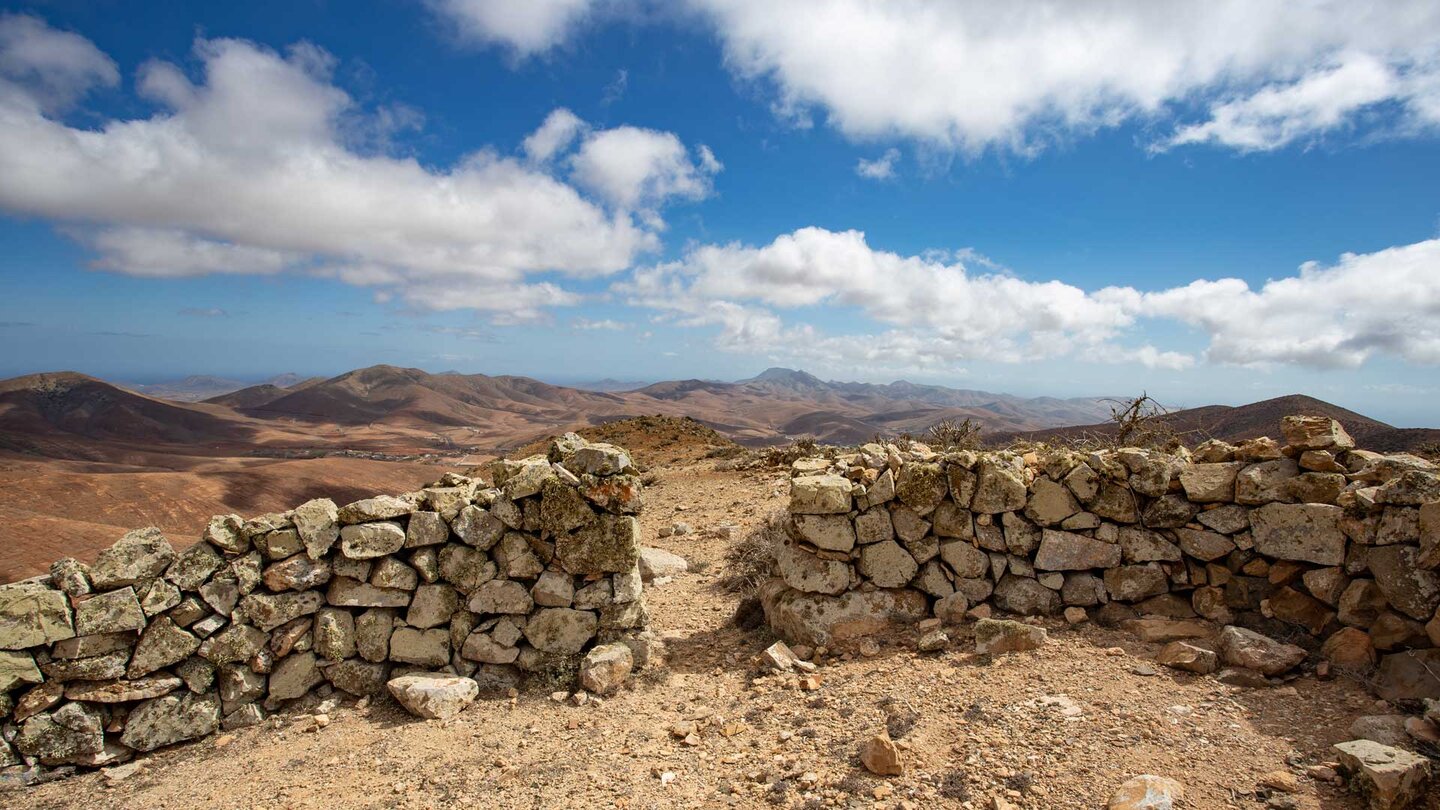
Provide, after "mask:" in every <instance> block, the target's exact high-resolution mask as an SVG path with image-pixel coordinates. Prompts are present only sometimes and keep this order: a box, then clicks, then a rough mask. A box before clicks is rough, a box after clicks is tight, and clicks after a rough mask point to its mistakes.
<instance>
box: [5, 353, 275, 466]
mask: <svg viewBox="0 0 1440 810" xmlns="http://www.w3.org/2000/svg"><path fill="white" fill-rule="evenodd" d="M253 434H254V430H253V428H251V427H249V426H247V425H244V424H241V423H238V422H236V421H235V420H234V419H232V418H230V417H229V416H228V415H227V414H225V413H223V412H216V411H214V410H213V409H209V408H207V407H205V406H202V405H190V404H184V403H178V402H170V401H166V400H160V399H154V398H151V397H147V396H144V395H141V394H136V393H133V392H131V391H127V390H125V389H123V388H119V387H117V386H114V385H111V384H110V383H107V382H104V381H103V380H97V379H95V378H94V377H87V376H85V375H84V374H77V373H75V372H71V371H62V372H57V373H53V374H31V375H28V376H25V377H16V378H14V379H10V380H5V381H3V382H0V447H5V448H7V449H11V450H17V451H21V452H29V453H40V454H42V455H46V454H49V451H50V450H53V448H54V447H55V446H56V445H57V444H64V445H69V446H74V445H76V444H83V443H84V442H86V441H89V442H125V443H137V444H157V443H158V444H179V445H193V444H206V443H214V442H221V441H223V442H230V443H235V442H245V441H248V440H250V439H251V438H252V437H253Z"/></svg>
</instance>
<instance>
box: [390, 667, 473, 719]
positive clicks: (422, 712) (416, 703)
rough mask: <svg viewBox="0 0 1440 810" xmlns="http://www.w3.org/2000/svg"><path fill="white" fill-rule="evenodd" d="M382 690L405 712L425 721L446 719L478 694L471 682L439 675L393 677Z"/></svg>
mask: <svg viewBox="0 0 1440 810" xmlns="http://www.w3.org/2000/svg"><path fill="white" fill-rule="evenodd" d="M385 688H386V689H388V690H389V691H390V694H391V696H392V697H394V698H395V702H397V703H399V704H400V705H401V706H403V707H404V708H405V711H408V712H410V713H411V714H413V715H415V716H416V717H423V718H425V719H427V720H449V719H450V718H452V717H454V716H455V715H457V714H459V713H460V712H462V711H464V710H465V707H466V706H469V705H470V704H471V703H474V702H475V698H476V697H478V696H479V695H480V685H479V684H477V683H475V681H474V680H473V679H470V678H459V677H455V676H451V675H444V674H439V673H435V674H430V673H426V674H420V675H405V676H402V677H399V678H394V679H392V680H391V681H390V682H388V683H386V684H385Z"/></svg>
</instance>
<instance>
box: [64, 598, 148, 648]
mask: <svg viewBox="0 0 1440 810" xmlns="http://www.w3.org/2000/svg"><path fill="white" fill-rule="evenodd" d="M144 626H145V611H143V610H141V608H140V601H139V600H138V599H136V598H135V589H134V588H132V587H129V586H126V587H124V588H119V589H117V590H113V591H110V592H108V593H100V594H96V595H94V596H91V597H90V598H89V599H86V600H85V601H84V602H81V603H80V604H78V605H76V606H75V632H76V634H78V635H82V636H89V635H95V634H98V633H120V632H124V631H126V630H139V629H141V628H143V627H144Z"/></svg>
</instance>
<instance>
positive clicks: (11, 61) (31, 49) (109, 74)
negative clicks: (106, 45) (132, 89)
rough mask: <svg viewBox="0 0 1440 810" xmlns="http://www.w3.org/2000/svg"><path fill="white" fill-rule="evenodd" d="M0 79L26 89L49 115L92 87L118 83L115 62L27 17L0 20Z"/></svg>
mask: <svg viewBox="0 0 1440 810" xmlns="http://www.w3.org/2000/svg"><path fill="white" fill-rule="evenodd" d="M0 78H3V79H4V80H6V81H9V82H12V83H15V84H18V85H20V86H22V87H26V88H28V89H29V90H30V91H31V92H32V93H33V95H34V97H35V98H38V99H40V100H41V103H42V104H43V105H44V110H45V112H47V113H55V112H63V111H64V110H65V109H66V108H68V107H69V106H70V105H71V104H72V103H73V102H74V101H75V100H77V99H78V98H79V97H80V96H82V95H84V94H85V93H86V92H87V91H89V90H90V89H91V88H94V87H97V86H98V87H111V86H114V85H116V84H118V83H119V82H120V71H119V69H118V68H116V67H115V62H114V61H113V60H112V59H111V58H110V57H108V56H106V55H105V54H104V53H102V52H101V51H100V49H99V48H96V47H95V45H94V43H92V42H90V40H88V39H86V38H84V37H82V36H80V35H79V34H74V33H71V32H69V31H58V30H56V29H54V28H51V27H50V26H48V25H46V24H45V22H44V21H43V20H40V19H39V18H37V17H32V16H29V15H25V14H0Z"/></svg>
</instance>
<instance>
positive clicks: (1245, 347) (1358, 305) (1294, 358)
mask: <svg viewBox="0 0 1440 810" xmlns="http://www.w3.org/2000/svg"><path fill="white" fill-rule="evenodd" d="M1437 268H1440V239H1430V240H1427V241H1424V242H1416V243H1415V244H1411V245H1403V246H1399V247H1392V248H1387V249H1385V250H1381V251H1377V252H1375V253H1367V254H1353V253H1347V254H1345V255H1343V256H1341V257H1340V260H1339V261H1338V262H1336V263H1335V264H1334V265H1331V266H1329V267H1326V266H1322V265H1320V264H1318V263H1315V262H1310V263H1307V264H1304V265H1302V266H1301V267H1300V272H1299V273H1298V274H1297V275H1294V276H1290V277H1287V278H1281V279H1274V280H1271V281H1267V282H1266V283H1265V284H1263V285H1261V286H1260V288H1259V289H1254V290H1252V289H1251V288H1250V286H1249V285H1248V284H1246V283H1245V282H1244V281H1242V280H1240V279H1221V280H1219V281H1195V282H1192V283H1191V284H1188V285H1186V286H1184V287H1177V288H1175V289H1171V290H1163V291H1159V292H1151V293H1136V292H1135V291H1133V290H1123V291H1119V292H1117V293H1116V294H1115V298H1116V299H1117V300H1120V302H1121V303H1122V305H1123V306H1124V307H1125V308H1126V309H1127V310H1130V311H1134V312H1139V313H1143V314H1144V315H1147V316H1150V317H1164V318H1171V319H1174V320H1177V321H1180V322H1182V323H1186V324H1190V325H1192V326H1195V327H1198V328H1200V329H1201V330H1203V331H1204V332H1205V333H1206V334H1208V335H1209V337H1210V346H1209V351H1208V357H1209V359H1210V360H1212V361H1214V362H1219V363H1230V364H1237V365H1265V364H1294V365H1303V366H1311V367H1316V368H1357V367H1359V366H1361V365H1363V364H1364V363H1365V362H1366V361H1368V360H1370V359H1371V358H1373V357H1375V356H1377V355H1390V356H1395V357H1399V358H1402V359H1404V360H1407V361H1409V362H1412V363H1416V364H1424V365H1434V364H1437V363H1440V284H1436V280H1435V279H1436V276H1435V274H1436V269H1437Z"/></svg>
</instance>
